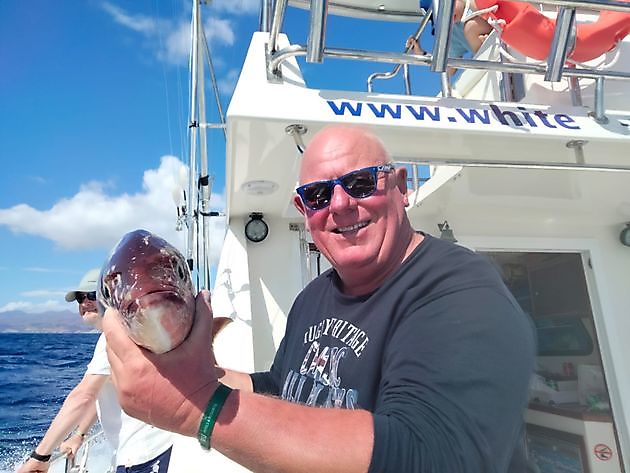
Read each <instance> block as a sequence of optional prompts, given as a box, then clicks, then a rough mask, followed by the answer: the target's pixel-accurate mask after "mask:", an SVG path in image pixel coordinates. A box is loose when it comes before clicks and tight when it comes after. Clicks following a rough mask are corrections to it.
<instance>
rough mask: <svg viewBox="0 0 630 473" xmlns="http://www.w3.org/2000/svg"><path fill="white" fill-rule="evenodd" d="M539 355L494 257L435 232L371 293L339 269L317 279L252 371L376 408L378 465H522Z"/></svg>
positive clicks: (389, 468)
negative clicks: (357, 291)
mask: <svg viewBox="0 0 630 473" xmlns="http://www.w3.org/2000/svg"><path fill="white" fill-rule="evenodd" d="M534 360H535V343H534V335H533V326H532V324H531V322H530V320H529V319H528V317H527V316H526V315H525V314H524V313H523V312H522V310H521V309H520V307H519V306H518V304H517V303H516V301H515V300H514V298H513V297H512V295H511V294H510V292H509V291H508V289H507V288H506V287H505V285H504V284H503V282H502V281H501V278H500V276H499V274H498V273H497V271H496V269H495V268H494V267H493V266H492V264H491V263H490V262H489V261H488V260H487V259H486V258H485V257H483V256H480V255H477V254H475V253H473V252H472V251H470V250H468V249H465V248H463V247H460V246H458V245H454V244H452V243H449V242H445V241H442V240H438V239H436V238H433V237H431V236H429V235H426V236H425V238H424V240H423V241H422V243H421V244H420V245H419V246H418V247H417V248H416V249H415V250H414V251H413V253H412V254H411V255H410V256H409V257H408V258H407V259H406V260H405V261H404V263H403V264H402V265H401V266H400V268H398V270H397V271H396V272H395V273H394V274H392V276H391V277H390V278H388V279H387V280H386V282H385V283H384V284H383V285H382V286H381V287H379V288H378V289H377V290H376V291H374V292H372V293H371V294H368V295H365V296H360V297H355V296H348V295H345V294H343V293H342V292H341V291H340V284H339V280H338V276H337V273H336V272H335V271H334V270H329V271H327V272H325V273H324V274H322V275H321V276H319V277H318V278H316V279H315V280H314V281H312V282H311V283H310V284H309V285H308V286H307V287H306V288H305V289H304V291H302V292H301V293H300V295H299V296H298V297H297V299H296V300H295V302H294V304H293V307H292V308H291V311H290V313H289V317H288V320H287V327H286V333H285V337H284V339H283V340H282V343H281V344H280V346H279V348H278V352H277V353H276V357H275V360H274V363H273V365H272V367H271V370H270V371H269V372H264V373H254V374H252V381H253V384H254V390H255V391H256V392H259V393H268V394H273V395H277V396H281V397H282V398H283V399H285V400H288V401H292V402H299V403H302V404H306V405H312V406H323V407H339V408H347V409H355V408H356V409H366V410H368V411H371V412H372V413H373V415H374V433H375V438H374V448H373V453H372V460H371V464H370V470H369V471H370V472H371V473H376V472H379V473H382V472H404V473H412V472H423V473H426V472H435V473H456V472H478V473H493V472H497V473H499V472H501V473H502V472H507V471H510V472H518V471H525V466H524V462H523V460H522V458H521V457H522V446H523V445H522V434H523V420H522V415H523V410H524V408H525V406H526V402H527V390H528V384H529V379H530V375H531V373H532V371H533V368H534ZM347 440H348V441H349V442H351V441H352V440H351V439H347ZM513 457H514V458H513ZM510 463H511V466H510Z"/></svg>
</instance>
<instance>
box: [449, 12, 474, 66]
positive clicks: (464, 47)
mask: <svg viewBox="0 0 630 473" xmlns="http://www.w3.org/2000/svg"><path fill="white" fill-rule="evenodd" d="M451 31H452V33H451V47H450V49H449V50H448V55H449V56H450V57H453V58H460V57H464V54H466V53H472V49H470V45H469V44H468V41H466V36H464V24H463V23H462V22H461V21H458V22H457V23H453V29H452V30H451Z"/></svg>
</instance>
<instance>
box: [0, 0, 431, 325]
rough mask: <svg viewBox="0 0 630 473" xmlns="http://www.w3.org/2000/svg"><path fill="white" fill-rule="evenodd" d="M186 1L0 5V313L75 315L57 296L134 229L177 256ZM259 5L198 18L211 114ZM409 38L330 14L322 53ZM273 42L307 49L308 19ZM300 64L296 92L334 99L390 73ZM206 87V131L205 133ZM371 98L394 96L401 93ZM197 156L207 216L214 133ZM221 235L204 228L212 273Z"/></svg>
mask: <svg viewBox="0 0 630 473" xmlns="http://www.w3.org/2000/svg"><path fill="white" fill-rule="evenodd" d="M191 3H192V2H190V1H188V0H133V1H130V0H126V1H125V0H106V1H103V0H80V1H76V0H55V1H53V0H32V1H30V2H24V1H21V0H3V1H1V2H0V163H1V165H2V172H0V313H2V312H7V311H13V310H22V311H26V312H32V313H37V312H45V311H51V310H65V309H69V308H70V309H72V310H74V307H69V304H68V303H66V302H65V301H64V299H63V296H64V294H65V292H66V291H68V290H70V289H72V288H73V286H76V284H77V283H78V282H79V280H80V279H81V277H82V275H83V274H84V273H85V272H86V271H87V270H89V269H91V268H96V267H100V266H102V264H103V262H104V261H105V260H106V258H107V256H108V254H109V252H110V251H111V249H112V248H113V246H114V245H115V244H116V242H117V241H118V240H119V239H120V238H121V237H122V236H123V235H124V234H125V233H127V232H128V231H131V230H135V229H138V228H144V229H147V230H149V231H152V232H154V233H156V234H158V235H160V236H162V237H163V238H165V239H166V240H168V241H169V242H171V243H172V244H174V245H175V246H177V247H178V248H180V249H181V250H184V248H185V243H184V241H185V232H177V231H176V230H175V226H176V206H175V201H174V198H173V194H174V192H175V193H177V192H179V191H181V186H182V183H184V185H186V184H185V180H184V179H183V178H182V175H185V173H186V171H185V169H186V164H185V163H186V162H187V159H188V136H187V128H188V127H187V123H188V115H189V110H188V108H189V107H188V103H189V98H188V97H189V95H188V94H189V79H188V60H189V58H188V54H189V49H190V12H191ZM259 3H260V0H214V1H212V2H209V3H208V4H207V5H205V6H204V7H203V8H202V16H203V18H204V20H203V22H204V30H205V32H206V36H207V39H208V42H209V45H210V49H211V51H212V59H213V63H214V67H215V71H216V76H217V84H218V88H219V91H220V101H221V103H222V106H223V108H224V110H226V109H227V107H228V105H229V102H230V97H231V94H232V91H233V90H234V86H235V85H236V82H237V80H238V77H239V71H240V67H241V66H242V63H243V60H244V57H245V54H246V51H247V47H248V46H249V41H250V38H251V35H252V33H253V32H254V31H256V30H257V29H258V11H259ZM416 27H417V25H415V24H413V23H382V22H375V21H368V20H356V19H348V18H344V17H336V16H330V17H329V18H328V34H327V36H326V42H327V45H328V46H330V47H339V48H357V49H374V50H381V51H394V52H401V51H402V50H403V48H404V43H405V40H406V38H407V37H408V36H409V35H410V34H412V33H413V32H414V31H415V29H416ZM282 31H283V32H285V33H287V34H288V36H289V39H290V40H291V42H293V43H300V44H306V36H307V31H308V15H307V12H305V11H303V10H300V9H296V8H291V7H290V8H288V9H287V17H286V19H285V22H284V26H283V28H282ZM424 41H425V42H423V46H425V47H426V41H428V42H430V41H431V38H430V37H427V39H425V40H424ZM300 64H301V66H302V68H303V74H304V76H305V79H306V81H307V84H309V85H310V86H313V87H316V88H326V89H337V90H365V83H366V79H367V77H368V76H369V74H371V73H372V72H377V71H378V72H383V71H388V70H390V69H391V65H385V64H375V63H367V62H363V63H359V64H357V63H349V62H346V61H341V60H337V59H327V60H326V61H325V63H324V64H323V65H314V64H306V63H305V62H304V60H303V59H302V58H300ZM412 74H413V75H412V87H413V89H412V90H413V92H414V93H415V94H418V95H435V94H436V92H437V90H438V87H439V78H438V77H437V76H436V75H435V74H429V73H428V72H427V71H426V69H424V68H421V67H420V66H418V67H413V68H412ZM208 84H209V81H208ZM209 87H210V86H209V85H208V90H207V91H206V98H207V100H208V102H210V105H209V107H208V110H207V112H206V113H207V121H208V122H213V123H217V122H219V115H218V113H217V107H216V104H214V103H213V101H212V99H211V97H212V90H211V89H210V88H209ZM375 90H376V91H379V92H397V93H402V90H403V89H402V81H401V80H393V81H389V83H388V84H386V85H381V84H378V85H377V86H376V87H375ZM208 146H209V168H210V174H211V176H212V177H213V179H214V184H213V189H212V197H211V201H210V206H211V208H212V209H213V210H218V211H222V210H225V209H224V205H225V199H224V183H225V175H224V174H225V165H224V153H225V139H224V137H223V133H222V132H221V131H219V130H214V131H211V132H210V133H209V135H208ZM182 169H183V170H182ZM224 227H225V222H224V221H223V220H222V219H221V218H218V219H213V230H212V236H213V242H212V246H211V248H212V252H213V258H214V261H217V257H218V252H219V250H220V245H221V241H222V238H223V235H224Z"/></svg>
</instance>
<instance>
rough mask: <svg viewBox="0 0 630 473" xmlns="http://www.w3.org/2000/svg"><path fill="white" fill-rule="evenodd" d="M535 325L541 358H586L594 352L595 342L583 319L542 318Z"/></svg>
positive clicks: (535, 321)
mask: <svg viewBox="0 0 630 473" xmlns="http://www.w3.org/2000/svg"><path fill="white" fill-rule="evenodd" d="M534 323H535V324H536V332H537V335H538V354H539V355H540V356H570V355H574V356H575V355H581V356H585V355H590V354H591V353H592V352H593V340H592V339H591V337H590V335H589V333H588V331H587V330H586V327H585V326H584V323H583V322H582V320H581V319H578V318H574V317H555V318H554V317H542V318H537V319H535V320H534Z"/></svg>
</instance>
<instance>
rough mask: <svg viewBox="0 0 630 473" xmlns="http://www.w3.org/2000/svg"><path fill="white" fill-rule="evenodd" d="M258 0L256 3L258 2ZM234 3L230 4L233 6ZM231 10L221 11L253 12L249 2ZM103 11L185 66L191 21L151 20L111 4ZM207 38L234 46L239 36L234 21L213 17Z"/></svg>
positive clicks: (157, 53) (207, 23) (156, 50)
mask: <svg viewBox="0 0 630 473" xmlns="http://www.w3.org/2000/svg"><path fill="white" fill-rule="evenodd" d="M257 2H258V0H256V2H254V3H257ZM230 3H231V2H226V5H229V4H230ZM234 3H235V5H234V6H231V7H227V6H224V7H222V8H221V10H224V11H227V12H230V13H238V12H249V11H250V9H251V6H250V5H249V3H250V2H248V1H241V2H234ZM101 8H102V9H103V10H104V11H105V12H106V13H108V14H109V15H110V16H111V18H112V19H113V20H114V22H116V23H118V24H119V25H121V26H123V27H125V28H127V29H129V30H132V31H134V32H136V33H139V34H140V35H142V37H143V38H144V40H145V41H146V45H147V46H148V47H150V48H151V49H153V51H154V54H155V56H156V57H157V58H158V59H159V60H161V61H165V62H167V63H169V64H174V65H185V64H187V63H188V60H189V55H190V20H189V19H185V20H178V21H175V20H171V19H161V18H151V17H148V16H146V15H139V14H137V15H132V14H130V13H127V12H126V11H125V10H123V9H122V8H120V7H118V6H116V5H113V4H111V3H109V2H103V3H101ZM204 31H205V33H206V39H207V41H208V42H209V43H210V45H211V46H212V45H215V44H224V45H228V46H229V45H232V44H234V39H235V34H234V28H233V25H232V22H231V21H230V20H228V19H225V18H218V17H213V16H209V17H208V18H207V19H206V20H205V21H204Z"/></svg>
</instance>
